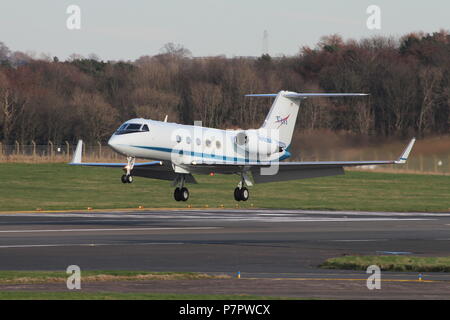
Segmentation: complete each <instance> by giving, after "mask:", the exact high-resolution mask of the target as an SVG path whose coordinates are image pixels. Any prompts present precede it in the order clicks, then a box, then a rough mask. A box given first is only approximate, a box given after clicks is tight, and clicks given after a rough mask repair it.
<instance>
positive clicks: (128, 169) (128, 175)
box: [120, 157, 135, 183]
mask: <svg viewBox="0 0 450 320" xmlns="http://www.w3.org/2000/svg"><path fill="white" fill-rule="evenodd" d="M134 161H135V158H134V157H127V162H128V163H127V165H126V166H125V167H124V168H123V171H125V174H124V175H122V177H120V180H121V181H122V183H132V182H133V176H132V175H131V170H133V167H134Z"/></svg>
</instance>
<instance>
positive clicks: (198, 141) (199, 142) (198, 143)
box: [196, 138, 202, 146]
mask: <svg viewBox="0 0 450 320" xmlns="http://www.w3.org/2000/svg"><path fill="white" fill-rule="evenodd" d="M196 142H197V145H198V146H199V145H201V144H202V141H201V140H200V139H199V138H197V140H196Z"/></svg>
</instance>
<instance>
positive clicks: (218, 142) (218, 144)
mask: <svg viewBox="0 0 450 320" xmlns="http://www.w3.org/2000/svg"><path fill="white" fill-rule="evenodd" d="M220 146H221V144H220V141H216V148H217V149H220Z"/></svg>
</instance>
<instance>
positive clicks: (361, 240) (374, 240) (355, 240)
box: [325, 239, 388, 242]
mask: <svg viewBox="0 0 450 320" xmlns="http://www.w3.org/2000/svg"><path fill="white" fill-rule="evenodd" d="M325 241H327V240H325ZM328 241H333V242H377V241H388V239H354V240H328Z"/></svg>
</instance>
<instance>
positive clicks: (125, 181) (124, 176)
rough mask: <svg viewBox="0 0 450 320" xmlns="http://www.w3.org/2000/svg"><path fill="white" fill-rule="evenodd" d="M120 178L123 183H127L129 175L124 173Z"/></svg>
mask: <svg viewBox="0 0 450 320" xmlns="http://www.w3.org/2000/svg"><path fill="white" fill-rule="evenodd" d="M120 180H121V181H122V183H127V175H126V174H124V175H122V176H121V177H120Z"/></svg>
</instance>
